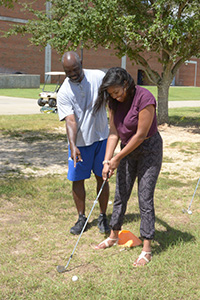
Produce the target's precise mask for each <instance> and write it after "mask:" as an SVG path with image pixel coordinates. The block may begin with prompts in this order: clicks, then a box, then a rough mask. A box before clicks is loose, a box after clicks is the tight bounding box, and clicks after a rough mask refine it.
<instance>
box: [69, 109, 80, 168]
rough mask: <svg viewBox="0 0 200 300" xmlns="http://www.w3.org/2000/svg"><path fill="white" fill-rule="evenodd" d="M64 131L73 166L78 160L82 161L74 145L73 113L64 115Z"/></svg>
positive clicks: (74, 127)
mask: <svg viewBox="0 0 200 300" xmlns="http://www.w3.org/2000/svg"><path fill="white" fill-rule="evenodd" d="M65 124H66V131H67V136H68V140H69V144H70V149H71V158H72V159H73V161H74V168H75V167H76V163H77V162H78V161H83V160H82V158H81V153H80V151H79V149H78V148H77V147H76V135H77V123H76V119H75V116H74V115H69V116H67V117H65Z"/></svg>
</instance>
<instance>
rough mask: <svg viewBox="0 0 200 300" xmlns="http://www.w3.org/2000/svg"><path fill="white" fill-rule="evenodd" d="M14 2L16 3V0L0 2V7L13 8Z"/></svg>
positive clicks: (2, 0)
mask: <svg viewBox="0 0 200 300" xmlns="http://www.w3.org/2000/svg"><path fill="white" fill-rule="evenodd" d="M14 2H17V0H0V6H5V7H8V8H14Z"/></svg>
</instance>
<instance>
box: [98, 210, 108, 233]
mask: <svg viewBox="0 0 200 300" xmlns="http://www.w3.org/2000/svg"><path fill="white" fill-rule="evenodd" d="M98 227H99V231H100V233H110V227H109V225H108V220H107V217H106V214H100V215H99V217H98Z"/></svg>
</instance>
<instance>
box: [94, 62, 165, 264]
mask: <svg viewBox="0 0 200 300" xmlns="http://www.w3.org/2000/svg"><path fill="white" fill-rule="evenodd" d="M106 103H108V106H109V119H110V133H109V137H108V141H107V147H106V154H105V158H104V162H103V164H104V167H103V171H102V176H103V179H104V180H106V178H107V175H109V177H111V176H112V175H113V173H114V170H115V169H117V175H116V191H115V201H114V206H113V213H112V217H111V220H110V226H111V233H110V236H109V237H108V238H107V239H106V240H104V241H103V242H101V243H100V244H99V245H97V246H96V247H95V249H105V248H107V247H111V246H113V245H114V244H115V243H117V241H118V232H119V230H121V227H122V224H123V218H124V214H125V211H126V207H127V202H128V200H129V197H130V194H131V191H132V188H133V185H134V182H135V179H136V177H137V178H138V200H139V208H140V215H141V225H140V234H141V237H142V238H143V249H142V253H141V254H140V256H139V257H138V258H137V259H136V260H135V262H134V266H141V265H146V264H147V263H149V262H150V261H151V258H152V255H151V241H152V239H153V238H154V233H155V213H154V190H155V186H156V182H157V178H158V175H159V172H160V168H161V164H162V138H161V136H160V134H159V132H158V129H157V120H156V100H155V98H154V96H153V95H152V94H151V93H150V92H149V91H148V90H147V89H145V88H143V87H140V86H135V83H134V80H133V78H132V77H131V76H130V74H129V73H127V71H126V70H124V69H122V68H118V67H116V68H111V69H109V70H108V72H107V73H106V75H105V76H104V78H103V81H102V84H101V86H100V88H99V93H98V98H97V101H96V104H95V107H94V111H95V112H96V111H98V110H99V109H100V108H101V106H102V105H106ZM119 139H120V140H121V151H120V152H119V153H117V154H116V155H115V156H113V155H114V150H115V148H116V146H117V144H118V141H119Z"/></svg>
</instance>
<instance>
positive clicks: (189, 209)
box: [183, 177, 200, 215]
mask: <svg viewBox="0 0 200 300" xmlns="http://www.w3.org/2000/svg"><path fill="white" fill-rule="evenodd" d="M199 182H200V177H199V180H198V182H197V185H196V188H195V190H194V194H193V196H192V200H191V201H190V204H189V207H188V209H187V210H186V209H184V208H183V212H184V213H185V212H187V213H188V214H189V215H191V214H192V211H191V205H192V201H193V199H194V195H195V193H196V190H197V188H198V185H199Z"/></svg>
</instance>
